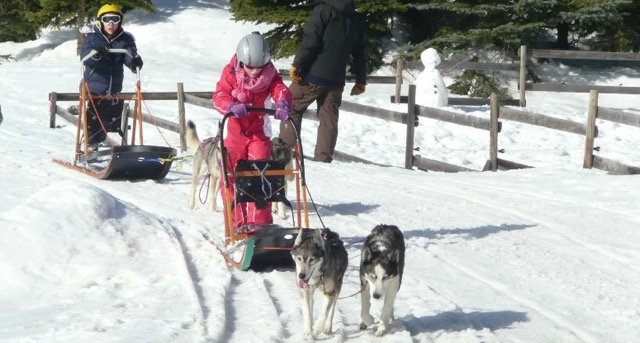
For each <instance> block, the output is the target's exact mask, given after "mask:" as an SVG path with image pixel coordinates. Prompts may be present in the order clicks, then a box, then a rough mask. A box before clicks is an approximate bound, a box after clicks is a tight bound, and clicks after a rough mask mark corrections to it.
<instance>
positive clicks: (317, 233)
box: [313, 229, 325, 251]
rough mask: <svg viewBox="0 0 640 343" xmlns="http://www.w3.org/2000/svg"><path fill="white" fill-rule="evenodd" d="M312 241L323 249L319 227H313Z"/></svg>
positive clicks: (322, 239) (323, 243) (323, 244)
mask: <svg viewBox="0 0 640 343" xmlns="http://www.w3.org/2000/svg"><path fill="white" fill-rule="evenodd" d="M313 241H314V242H315V243H316V244H317V245H318V246H320V247H322V251H324V250H325V241H324V238H322V232H321V230H320V229H314V233H313Z"/></svg>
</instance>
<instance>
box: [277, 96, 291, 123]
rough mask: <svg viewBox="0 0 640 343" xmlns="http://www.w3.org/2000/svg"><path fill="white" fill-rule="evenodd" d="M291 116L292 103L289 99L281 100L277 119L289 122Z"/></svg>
mask: <svg viewBox="0 0 640 343" xmlns="http://www.w3.org/2000/svg"><path fill="white" fill-rule="evenodd" d="M289 115H291V103H290V102H289V100H287V99H282V100H280V102H278V106H276V114H275V117H276V119H280V120H287V119H289Z"/></svg>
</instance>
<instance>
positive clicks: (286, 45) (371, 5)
mask: <svg viewBox="0 0 640 343" xmlns="http://www.w3.org/2000/svg"><path fill="white" fill-rule="evenodd" d="M314 2H315V1H314V0H298V1H295V0H294V1H292V0H233V1H231V9H230V11H231V14H232V16H233V19H234V20H235V21H244V22H254V23H258V24H260V23H266V24H274V25H276V27H275V28H273V29H271V30H269V31H267V32H261V33H262V34H263V35H264V36H265V38H266V39H267V41H268V42H269V45H270V46H271V50H272V51H271V54H272V56H273V57H274V58H282V57H289V56H293V55H294V54H295V53H296V49H297V46H298V43H299V42H300V40H301V39H302V33H303V31H304V25H305V23H306V21H307V18H308V17H309V14H310V13H311V10H312V9H313V6H314ZM356 6H357V11H358V13H360V14H361V15H363V16H364V18H365V22H366V24H367V28H366V31H365V32H366V33H365V40H366V42H367V55H368V58H367V60H368V61H369V69H370V70H373V69H375V68H377V67H378V66H380V65H381V64H382V56H383V53H384V49H383V44H384V41H385V39H388V38H389V37H390V36H391V35H390V26H389V24H388V23H389V22H390V21H392V19H393V16H394V14H395V12H397V11H402V10H404V8H405V7H404V5H402V4H401V3H400V2H399V1H395V0H366V1H357V2H356Z"/></svg>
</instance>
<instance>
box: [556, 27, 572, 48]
mask: <svg viewBox="0 0 640 343" xmlns="http://www.w3.org/2000/svg"><path fill="white" fill-rule="evenodd" d="M556 29H557V30H558V39H557V40H556V44H557V47H558V49H561V50H568V49H569V24H568V23H566V22H559V23H558V26H557V27H556Z"/></svg>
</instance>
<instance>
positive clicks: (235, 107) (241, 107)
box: [228, 102, 249, 118]
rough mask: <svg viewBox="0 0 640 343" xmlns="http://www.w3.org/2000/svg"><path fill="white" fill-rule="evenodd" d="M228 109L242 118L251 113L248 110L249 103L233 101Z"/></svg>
mask: <svg viewBox="0 0 640 343" xmlns="http://www.w3.org/2000/svg"><path fill="white" fill-rule="evenodd" d="M228 111H229V112H231V113H233V114H234V115H235V116H236V118H242V117H244V116H246V115H247V113H249V111H247V105H245V104H236V103H234V102H232V103H231V105H229V109H228Z"/></svg>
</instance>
